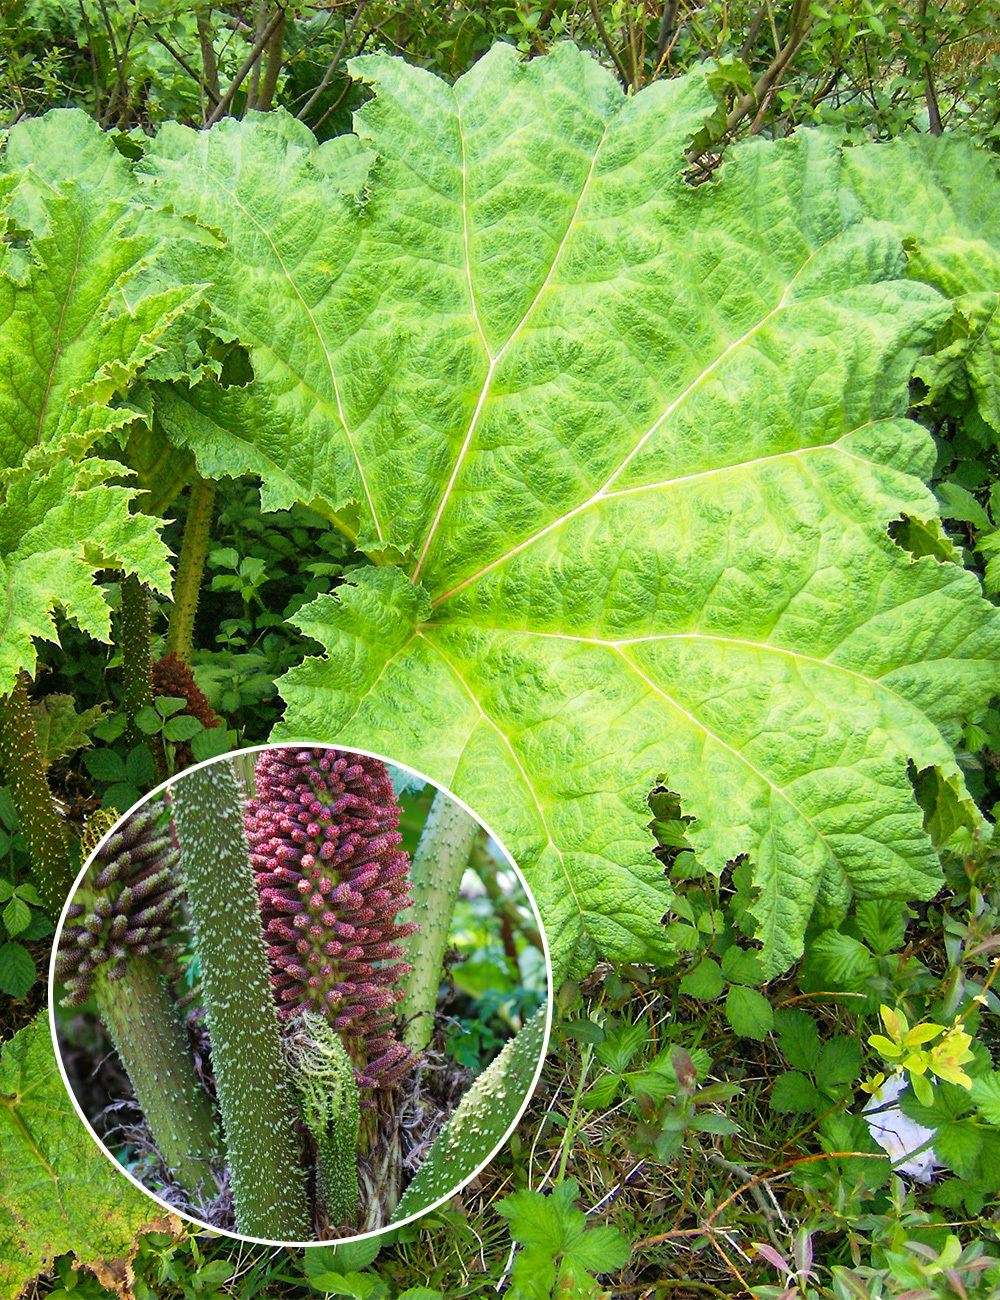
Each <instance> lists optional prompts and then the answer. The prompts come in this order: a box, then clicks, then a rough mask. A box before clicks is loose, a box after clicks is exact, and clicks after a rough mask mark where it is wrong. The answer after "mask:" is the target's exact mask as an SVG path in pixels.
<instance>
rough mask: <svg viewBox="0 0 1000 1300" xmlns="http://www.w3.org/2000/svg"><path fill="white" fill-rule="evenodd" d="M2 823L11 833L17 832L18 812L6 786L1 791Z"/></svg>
mask: <svg viewBox="0 0 1000 1300" xmlns="http://www.w3.org/2000/svg"><path fill="white" fill-rule="evenodd" d="M0 822H3V824H4V826H6V827H7V829H8V830H9V831H15V830H17V811H16V809H15V808H14V802H13V800H12V799H11V797H10V791H9V790H8V789H7V787H6V786H4V787H3V789H2V790H0Z"/></svg>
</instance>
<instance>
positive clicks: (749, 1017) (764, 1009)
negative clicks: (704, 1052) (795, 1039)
mask: <svg viewBox="0 0 1000 1300" xmlns="http://www.w3.org/2000/svg"><path fill="white" fill-rule="evenodd" d="M726 1019H727V1020H728V1021H729V1023H730V1024H731V1025H732V1027H733V1029H734V1030H735V1032H736V1033H737V1034H739V1036H740V1037H741V1038H756V1039H758V1040H762V1039H764V1038H766V1037H767V1034H768V1031H769V1030H770V1029H771V1027H772V1025H773V1024H774V1010H773V1008H772V1007H771V1004H770V1002H768V1000H767V998H765V997H764V996H763V994H761V993H758V992H757V990H756V989H748V988H744V987H743V986H742V985H740V984H734V985H733V987H732V988H731V989H730V990H729V992H728V993H727V994H726Z"/></svg>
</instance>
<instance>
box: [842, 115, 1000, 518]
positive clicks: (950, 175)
mask: <svg viewBox="0 0 1000 1300" xmlns="http://www.w3.org/2000/svg"><path fill="white" fill-rule="evenodd" d="M846 162H847V167H846V172H847V177H848V178H849V179H850V181H851V183H852V185H853V188H854V190H855V192H856V194H857V197H858V200H859V202H860V203H861V204H862V206H863V207H864V209H865V211H866V212H868V213H869V214H870V215H872V216H874V217H877V218H878V219H879V220H880V221H887V222H889V223H891V224H892V226H893V227H894V228H895V229H896V230H897V231H898V232H899V234H900V236H901V237H902V238H903V239H904V241H905V242H906V247H907V254H908V269H909V274H910V275H911V276H912V277H913V278H914V279H917V280H922V281H923V282H924V283H926V284H931V285H933V286H934V287H935V288H936V289H940V290H941V292H942V293H944V294H946V295H947V296H948V297H949V298H950V299H952V301H953V304H954V313H953V316H952V318H951V320H950V321H949V322H948V328H947V330H946V331H945V332H943V334H942V337H941V339H940V341H939V345H938V347H937V349H936V351H935V353H934V355H933V356H932V357H929V358H927V359H925V360H924V361H922V362H921V365H920V369H919V371H918V373H919V374H920V376H921V378H923V379H924V380H925V382H926V383H927V384H928V386H929V388H930V390H931V395H932V396H933V395H934V394H935V393H936V392H938V391H940V390H942V389H944V388H948V387H951V388H952V389H957V391H958V394H959V395H961V394H962V390H963V389H964V388H965V387H966V385H968V387H970V388H971V390H972V396H973V398H974V400H975V403H976V406H977V408H978V411H979V414H980V416H981V417H982V419H983V420H984V421H985V422H986V423H987V424H988V425H989V426H990V428H991V429H992V432H993V436H994V438H995V439H1000V383H998V378H1000V209H998V205H997V199H996V192H997V183H998V180H1000V171H998V168H997V161H996V158H995V157H994V156H993V155H992V154H990V153H989V152H988V151H987V150H985V149H980V148H977V147H976V146H975V145H974V144H973V143H972V142H971V141H970V140H967V139H965V138H963V137H962V136H960V135H955V134H954V133H953V132H950V131H948V132H945V133H944V134H943V135H940V136H933V135H923V134H919V133H913V132H911V133H910V134H909V135H906V136H904V137H903V138H901V139H899V140H894V141H892V142H891V143H888V144H879V145H865V146H862V147H860V148H856V149H850V150H848V151H847V153H846ZM949 517H953V518H961V515H954V516H952V515H950V514H949Z"/></svg>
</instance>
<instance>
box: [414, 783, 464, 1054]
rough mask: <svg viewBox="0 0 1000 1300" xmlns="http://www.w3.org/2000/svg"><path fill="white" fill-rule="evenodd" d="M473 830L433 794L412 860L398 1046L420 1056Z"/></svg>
mask: <svg viewBox="0 0 1000 1300" xmlns="http://www.w3.org/2000/svg"><path fill="white" fill-rule="evenodd" d="M478 830H479V827H478V825H477V824H476V822H475V821H474V820H473V819H472V818H471V817H470V816H469V814H468V813H467V812H466V811H465V809H464V808H462V807H460V806H459V804H457V803H455V802H454V800H453V799H450V798H449V797H448V796H447V795H446V794H445V793H444V792H443V791H441V790H439V791H438V793H437V794H436V795H435V796H434V802H433V803H432V804H431V810H430V813H429V814H428V817H427V823H426V825H425V826H424V830H423V834H422V835H421V836H420V843H419V845H418V846H417V852H416V854H415V855H414V858H413V871H412V873H411V874H412V885H411V890H412V893H413V914H414V916H415V917H417V918H418V924H419V926H420V933H419V937H417V938H414V939H413V941H412V942H411V944H410V948H409V956H410V958H411V959H412V963H413V970H412V971H411V973H410V975H409V978H408V979H407V981H406V998H405V1000H404V1002H403V1006H402V1012H403V1015H404V1017H405V1019H406V1021H407V1025H406V1029H405V1030H404V1032H403V1041H404V1042H405V1043H407V1044H408V1046H410V1047H411V1048H413V1050H414V1051H418V1052H419V1051H422V1050H423V1048H425V1047H426V1046H427V1044H428V1043H429V1042H430V1040H431V1035H432V1033H433V1030H434V1008H435V1007H436V1005H437V995H438V986H439V984H440V983H441V963H442V961H443V959H444V950H445V948H446V947H447V944H448V935H449V932H450V929H451V917H452V913H453V911H454V909H455V900H456V899H457V898H458V890H459V886H460V885H461V883H462V876H463V875H464V873H465V868H466V867H467V866H468V865H469V854H470V853H471V852H472V846H473V844H474V843H475V839H476V834H477V832H478Z"/></svg>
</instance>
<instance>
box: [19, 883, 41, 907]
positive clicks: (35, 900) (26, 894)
mask: <svg viewBox="0 0 1000 1300" xmlns="http://www.w3.org/2000/svg"><path fill="white" fill-rule="evenodd" d="M16 893H17V896H18V897H19V898H23V899H24V901H25V902H26V903H31V905H32V906H33V907H43V906H44V904H43V903H42V896H41V894H39V892H38V890H37V889H36V888H35V886H34V885H33V884H32V883H31V881H30V880H26V881H25V882H24V884H23V885H18V887H17V890H16Z"/></svg>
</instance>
